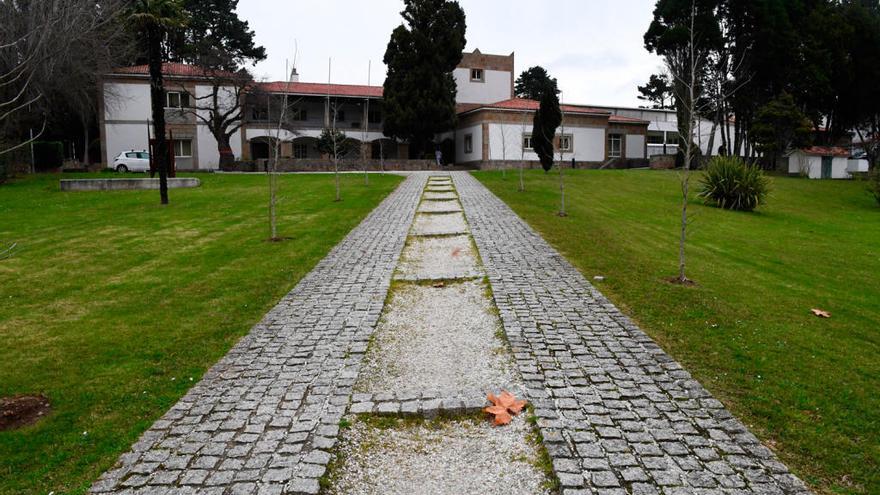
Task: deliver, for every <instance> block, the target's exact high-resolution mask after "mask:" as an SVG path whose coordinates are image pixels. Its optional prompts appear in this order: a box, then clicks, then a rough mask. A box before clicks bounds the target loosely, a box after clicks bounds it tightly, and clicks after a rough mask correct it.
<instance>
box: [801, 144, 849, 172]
mask: <svg viewBox="0 0 880 495" xmlns="http://www.w3.org/2000/svg"><path fill="white" fill-rule="evenodd" d="M848 162H849V151H847V149H846V148H841V147H839V146H810V147H809V148H801V149H797V150H794V151H791V152H790V153H789V154H788V173H789V174H793V175H804V176H806V177H809V178H811V179H848V178H850V173H849V171H848V170H847V166H848V165H849V163H848Z"/></svg>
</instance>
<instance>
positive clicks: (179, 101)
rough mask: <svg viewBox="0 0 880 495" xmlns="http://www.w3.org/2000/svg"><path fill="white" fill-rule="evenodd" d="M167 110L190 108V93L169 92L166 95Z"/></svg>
mask: <svg viewBox="0 0 880 495" xmlns="http://www.w3.org/2000/svg"><path fill="white" fill-rule="evenodd" d="M165 97H166V103H167V104H166V105H165V108H189V93H183V92H180V91H169V92H167V93H165Z"/></svg>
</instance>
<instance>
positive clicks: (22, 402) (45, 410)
mask: <svg viewBox="0 0 880 495" xmlns="http://www.w3.org/2000/svg"><path fill="white" fill-rule="evenodd" d="M51 409H52V406H51V405H50V404H49V399H47V398H46V397H45V396H43V395H15V396H12V397H3V398H0V431H5V430H13V429H15V428H21V427H22V426H27V425H32V424H34V423H36V422H37V421H39V420H40V419H42V418H43V417H45V416H46V415H47V414H49V411H50V410H51Z"/></svg>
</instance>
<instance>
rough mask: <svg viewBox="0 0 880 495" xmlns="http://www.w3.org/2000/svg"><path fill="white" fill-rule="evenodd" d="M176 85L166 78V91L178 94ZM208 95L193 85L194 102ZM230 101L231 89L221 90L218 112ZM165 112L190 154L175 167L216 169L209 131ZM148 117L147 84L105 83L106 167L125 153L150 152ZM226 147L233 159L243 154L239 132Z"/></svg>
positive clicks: (203, 88)
mask: <svg viewBox="0 0 880 495" xmlns="http://www.w3.org/2000/svg"><path fill="white" fill-rule="evenodd" d="M179 85H180V83H179V82H176V81H174V80H173V79H170V78H169V79H167V80H166V91H172V92H173V91H175V90H178V87H179ZM210 91H211V87H210V86H208V85H203V84H196V85H195V95H194V97H193V102H195V101H196V100H198V98H201V97H204V96H206V95H209V94H210ZM233 99H234V94H233V92H232V90H231V89H229V88H221V89H220V100H221V108H222V105H223V102H226V103H227V104H229V102H230V101H232V100H233ZM198 101H202V100H198ZM200 105H202V104H200ZM227 108H228V107H227ZM166 110H167V111H166V121H167V122H166V123H167V124H168V126H169V128H171V129H172V132H173V133H174V137H175V139H179V140H190V141H191V146H190V147H189V149H190V150H191V151H190V154H189V155H178V156H177V165H178V167H179V168H187V169H189V168H197V169H208V170H211V169H216V168H218V166H219V163H220V152H219V150H218V148H217V140H216V139H214V136H213V135H212V134H211V132H210V131H209V130H208V127H207V126H206V125H205V124H204V123H203V122H202V121H201V120H199V119H194V118H193V116H192V115H189V114H187V113H186V112H180V111H179V110H178V111H176V112H175V111H173V110H171V109H166ZM198 112H199V113H201V114H203V115H206V114H207V111H205V110H198ZM151 115H152V110H151V108H150V85H149V82H148V81H145V80H143V79H142V78H140V79H133V80H131V81H127V82H105V83H104V113H103V120H104V123H103V132H104V150H103V152H104V160H105V163H108V164H109V163H112V162H113V158H115V157H116V155H118V154H119V153H120V152H122V151H125V150H130V149H135V150H147V149H149V141H148V136H150V137H152V128H150V127H149V126H150V117H151ZM187 117H188V118H187ZM185 122H188V124H187V123H185ZM172 126H173V127H172ZM229 144H230V147H231V148H232V153H233V154H234V155H235V158H236V159H238V158H240V157H241V151H242V150H241V131H240V130H239V131H236V132H235V133H233V134H232V136H231V137H230V142H229Z"/></svg>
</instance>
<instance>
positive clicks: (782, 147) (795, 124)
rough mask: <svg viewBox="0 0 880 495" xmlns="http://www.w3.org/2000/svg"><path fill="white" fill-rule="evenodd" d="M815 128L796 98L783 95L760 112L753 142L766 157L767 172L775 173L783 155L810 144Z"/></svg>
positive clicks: (756, 116) (756, 120)
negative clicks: (773, 169)
mask: <svg viewBox="0 0 880 495" xmlns="http://www.w3.org/2000/svg"><path fill="white" fill-rule="evenodd" d="M812 128H813V126H812V124H811V123H810V120H809V119H808V118H807V116H806V115H804V113H803V112H801V111H800V109H799V108H798V107H797V105H796V104H795V101H794V98H793V97H792V96H791V95H790V94H788V93H782V94H781V95H779V97H777V98H775V99H773V100H771V101H770V102H769V103H767V104H766V105H764V106H763V107H761V108H760V109H759V110H758V112H757V114H756V115H755V123H754V125H753V127H752V139H754V141H755V145H756V147H757V150H758V151H759V152H761V153H763V154H764V159H765V163H766V166H767V168H771V169H772V168H775V166H776V162H777V159H778V158H779V157H780V156H781V155H782V154H783V153H785V152H787V151H789V150H790V149H791V148H799V147H802V146H806V145H807V144H809V141H810V134H811V130H812Z"/></svg>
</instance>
